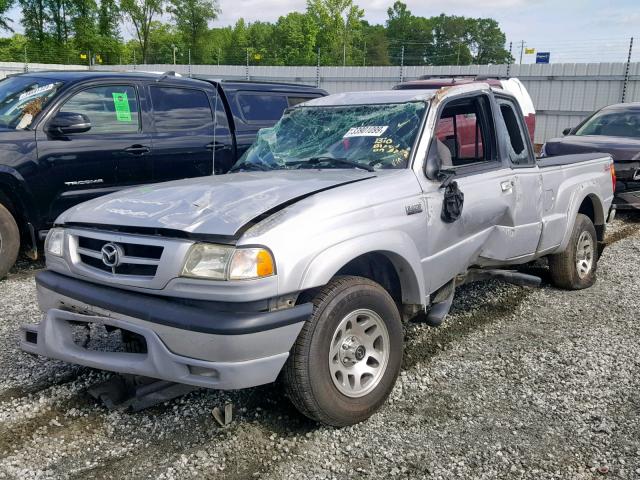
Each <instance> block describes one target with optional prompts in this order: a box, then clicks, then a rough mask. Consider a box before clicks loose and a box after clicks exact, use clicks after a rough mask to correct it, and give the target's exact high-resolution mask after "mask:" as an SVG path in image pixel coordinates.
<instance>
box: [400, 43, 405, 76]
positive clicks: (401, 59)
mask: <svg viewBox="0 0 640 480" xmlns="http://www.w3.org/2000/svg"><path fill="white" fill-rule="evenodd" d="M403 81H404V45H402V49H401V50H400V83H402V82H403Z"/></svg>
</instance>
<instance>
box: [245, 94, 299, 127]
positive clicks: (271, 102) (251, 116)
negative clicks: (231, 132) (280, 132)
mask: <svg viewBox="0 0 640 480" xmlns="http://www.w3.org/2000/svg"><path fill="white" fill-rule="evenodd" d="M237 98H238V105H239V106H240V111H241V112H242V116H243V118H244V120H245V121H246V122H248V123H273V122H276V121H278V120H279V119H280V117H282V114H283V113H284V111H285V110H286V109H287V108H288V107H289V102H288V100H287V97H286V96H285V95H281V94H274V93H256V92H239V93H238V97H237Z"/></svg>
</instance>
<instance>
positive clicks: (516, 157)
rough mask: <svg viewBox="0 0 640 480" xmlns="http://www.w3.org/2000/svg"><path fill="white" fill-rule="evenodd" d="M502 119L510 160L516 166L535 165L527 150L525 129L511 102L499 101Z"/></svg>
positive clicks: (500, 99)
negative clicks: (506, 135)
mask: <svg viewBox="0 0 640 480" xmlns="http://www.w3.org/2000/svg"><path fill="white" fill-rule="evenodd" d="M498 105H499V106H500V117H501V119H502V122H503V124H504V127H505V129H506V131H507V134H508V137H509V138H508V140H509V141H508V143H507V145H508V147H509V159H510V160H511V163H513V164H514V165H530V164H533V159H532V156H531V155H529V149H528V148H527V137H526V136H525V135H526V134H525V129H524V127H523V124H522V122H521V120H520V118H519V117H520V116H519V115H518V113H517V109H516V107H515V105H514V104H513V102H512V101H511V100H507V99H502V98H499V99H498Z"/></svg>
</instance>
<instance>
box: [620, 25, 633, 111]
mask: <svg viewBox="0 0 640 480" xmlns="http://www.w3.org/2000/svg"><path fill="white" fill-rule="evenodd" d="M632 52H633V37H631V40H629V55H628V56H627V66H626V68H625V71H624V83H623V84H622V103H624V101H625V99H626V96H627V85H628V84H629V67H630V66H631V53H632Z"/></svg>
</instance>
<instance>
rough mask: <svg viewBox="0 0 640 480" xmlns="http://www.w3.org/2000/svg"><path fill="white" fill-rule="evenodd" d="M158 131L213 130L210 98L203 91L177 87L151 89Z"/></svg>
mask: <svg viewBox="0 0 640 480" xmlns="http://www.w3.org/2000/svg"><path fill="white" fill-rule="evenodd" d="M151 102H152V103H153V110H154V113H155V115H154V118H155V124H156V131H158V132H175V131H177V130H184V131H188V130H196V129H198V130H199V129H209V130H213V114H212V112H211V106H210V105H209V98H208V97H207V94H206V93H205V92H203V91H202V90H195V89H191V88H176V87H151Z"/></svg>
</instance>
